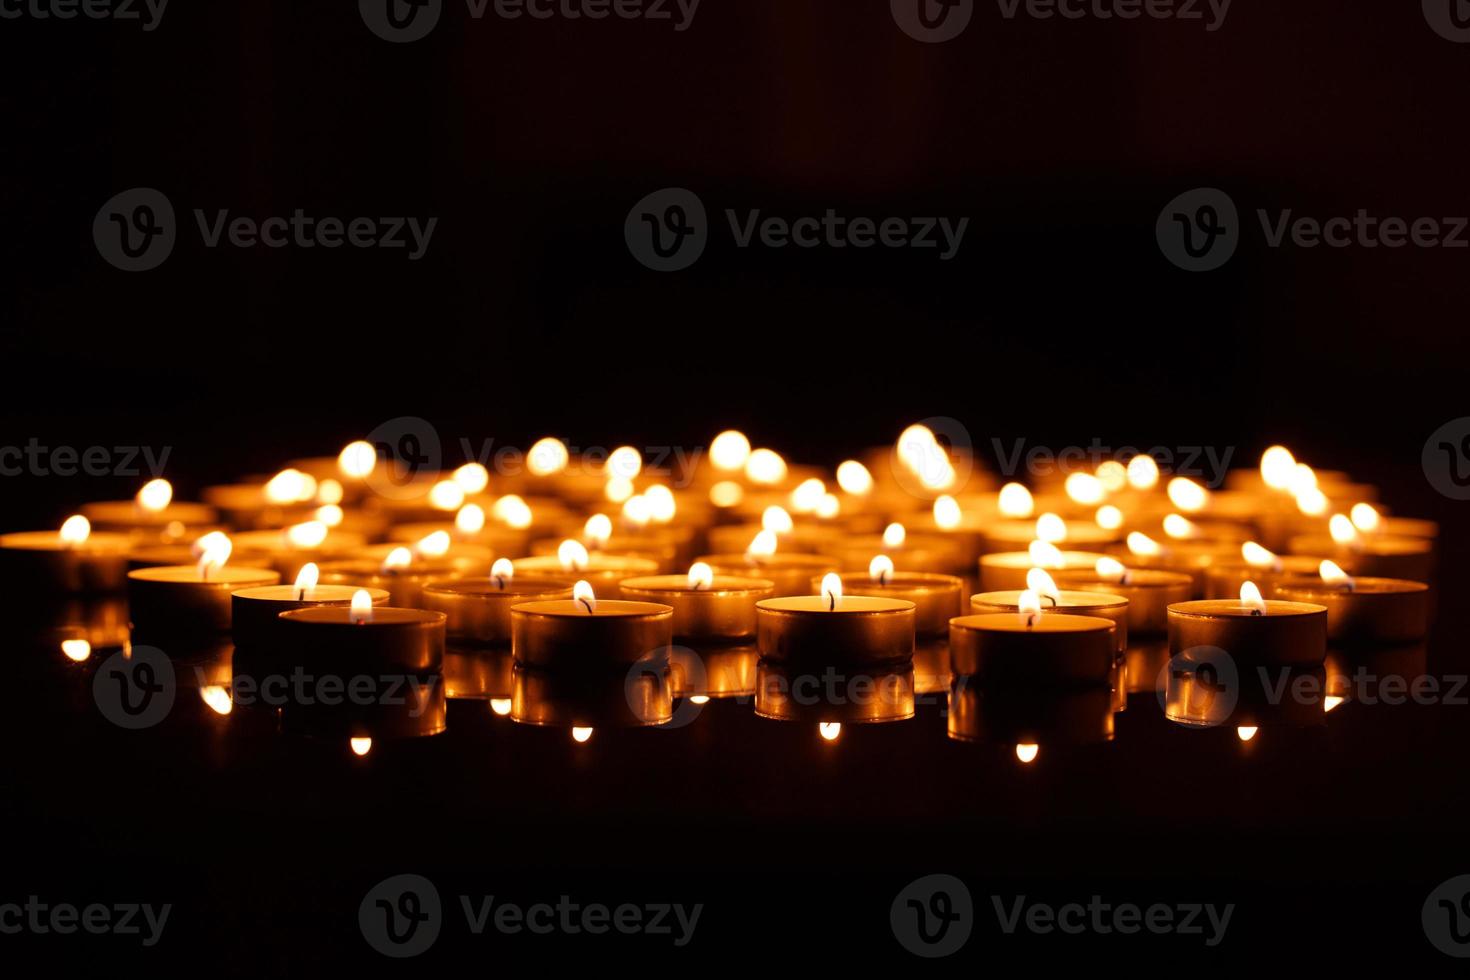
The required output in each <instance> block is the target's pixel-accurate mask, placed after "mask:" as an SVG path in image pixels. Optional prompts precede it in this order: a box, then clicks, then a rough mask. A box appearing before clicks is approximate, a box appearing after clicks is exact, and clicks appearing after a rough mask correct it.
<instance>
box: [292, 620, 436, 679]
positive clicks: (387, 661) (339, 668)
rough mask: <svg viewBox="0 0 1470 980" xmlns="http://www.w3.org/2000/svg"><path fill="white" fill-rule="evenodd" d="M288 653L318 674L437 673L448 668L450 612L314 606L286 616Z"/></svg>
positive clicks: (350, 675)
mask: <svg viewBox="0 0 1470 980" xmlns="http://www.w3.org/2000/svg"><path fill="white" fill-rule="evenodd" d="M280 628H281V631H280V636H281V638H282V643H283V649H284V652H285V654H286V655H287V657H289V659H290V662H291V664H292V665H293V666H298V667H301V668H302V669H303V670H305V671H306V672H308V673H311V674H315V675H317V676H324V675H331V676H340V677H353V676H356V675H359V674H374V675H376V674H381V673H383V672H384V671H388V672H396V673H404V674H434V673H437V672H438V671H439V670H440V669H441V668H442V667H443V665H444V614H443V613H437V612H429V611H427V610H424V609H399V608H396V607H394V606H375V607H373V612H372V617H371V618H365V617H360V616H359V615H358V614H356V613H354V612H353V611H352V609H351V608H349V607H347V606H312V607H309V608H305V609H293V610H291V611H290V612H284V613H281V614H280Z"/></svg>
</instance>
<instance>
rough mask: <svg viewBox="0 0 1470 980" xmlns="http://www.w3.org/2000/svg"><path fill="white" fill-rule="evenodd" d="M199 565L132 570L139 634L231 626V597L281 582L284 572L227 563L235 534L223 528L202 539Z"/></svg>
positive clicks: (132, 605)
mask: <svg viewBox="0 0 1470 980" xmlns="http://www.w3.org/2000/svg"><path fill="white" fill-rule="evenodd" d="M199 541H200V544H201V546H202V548H201V556H200V559H199V563H198V564H197V565H161V566H157V567H154V568H139V569H137V570H135V571H131V572H129V573H128V610H129V613H130V614H131V618H132V621H133V629H134V631H135V632H136V633H138V634H142V635H145V636H197V635H208V634H214V633H227V632H229V630H230V613H231V601H232V600H231V596H232V595H233V594H234V593H235V592H237V591H239V590H240V589H247V588H251V587H253V586H260V585H275V584H276V583H277V582H279V581H280V580H281V576H280V573H278V572H275V571H272V570H270V569H264V568H237V567H234V566H230V565H227V564H226V562H227V561H228V560H229V557H230V550H231V545H230V539H229V538H227V537H225V536H224V535H223V534H220V533H218V532H216V533H213V534H208V535H205V536H204V537H203V538H200V539H199Z"/></svg>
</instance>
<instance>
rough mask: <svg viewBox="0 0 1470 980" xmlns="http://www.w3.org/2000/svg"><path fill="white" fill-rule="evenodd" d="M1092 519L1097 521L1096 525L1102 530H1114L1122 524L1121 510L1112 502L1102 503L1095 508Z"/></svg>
mask: <svg viewBox="0 0 1470 980" xmlns="http://www.w3.org/2000/svg"><path fill="white" fill-rule="evenodd" d="M1093 520H1095V521H1097V526H1098V527H1100V528H1102V529H1103V530H1104V531H1116V530H1118V528H1120V527H1122V526H1123V512H1122V511H1121V510H1119V509H1118V508H1116V507H1114V506H1113V505H1112V504H1103V505H1102V506H1101V507H1099V508H1098V509H1097V514H1096V515H1094V517H1093Z"/></svg>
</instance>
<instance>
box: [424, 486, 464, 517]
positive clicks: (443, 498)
mask: <svg viewBox="0 0 1470 980" xmlns="http://www.w3.org/2000/svg"><path fill="white" fill-rule="evenodd" d="M429 506H430V507H433V508H434V509H435V510H459V509H460V507H462V506H464V488H463V487H461V486H460V485H459V484H458V483H455V482H454V481H453V480H440V481H439V482H438V483H436V484H434V485H433V486H432V487H430V488H429Z"/></svg>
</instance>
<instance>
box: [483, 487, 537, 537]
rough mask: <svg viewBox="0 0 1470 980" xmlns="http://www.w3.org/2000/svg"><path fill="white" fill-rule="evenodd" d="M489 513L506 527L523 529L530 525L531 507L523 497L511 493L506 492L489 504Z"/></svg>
mask: <svg viewBox="0 0 1470 980" xmlns="http://www.w3.org/2000/svg"><path fill="white" fill-rule="evenodd" d="M490 513H492V514H494V515H495V519H496V520H498V521H500V522H501V523H503V524H505V525H506V526H508V527H513V528H516V529H524V528H528V527H530V526H531V516H532V515H531V507H530V505H528V504H527V503H526V502H525V501H524V500H523V499H521V498H520V497H519V496H517V495H516V494H513V493H508V494H506V495H505V496H504V497H501V498H499V499H498V500H496V501H495V503H494V504H492V505H491V506H490Z"/></svg>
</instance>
